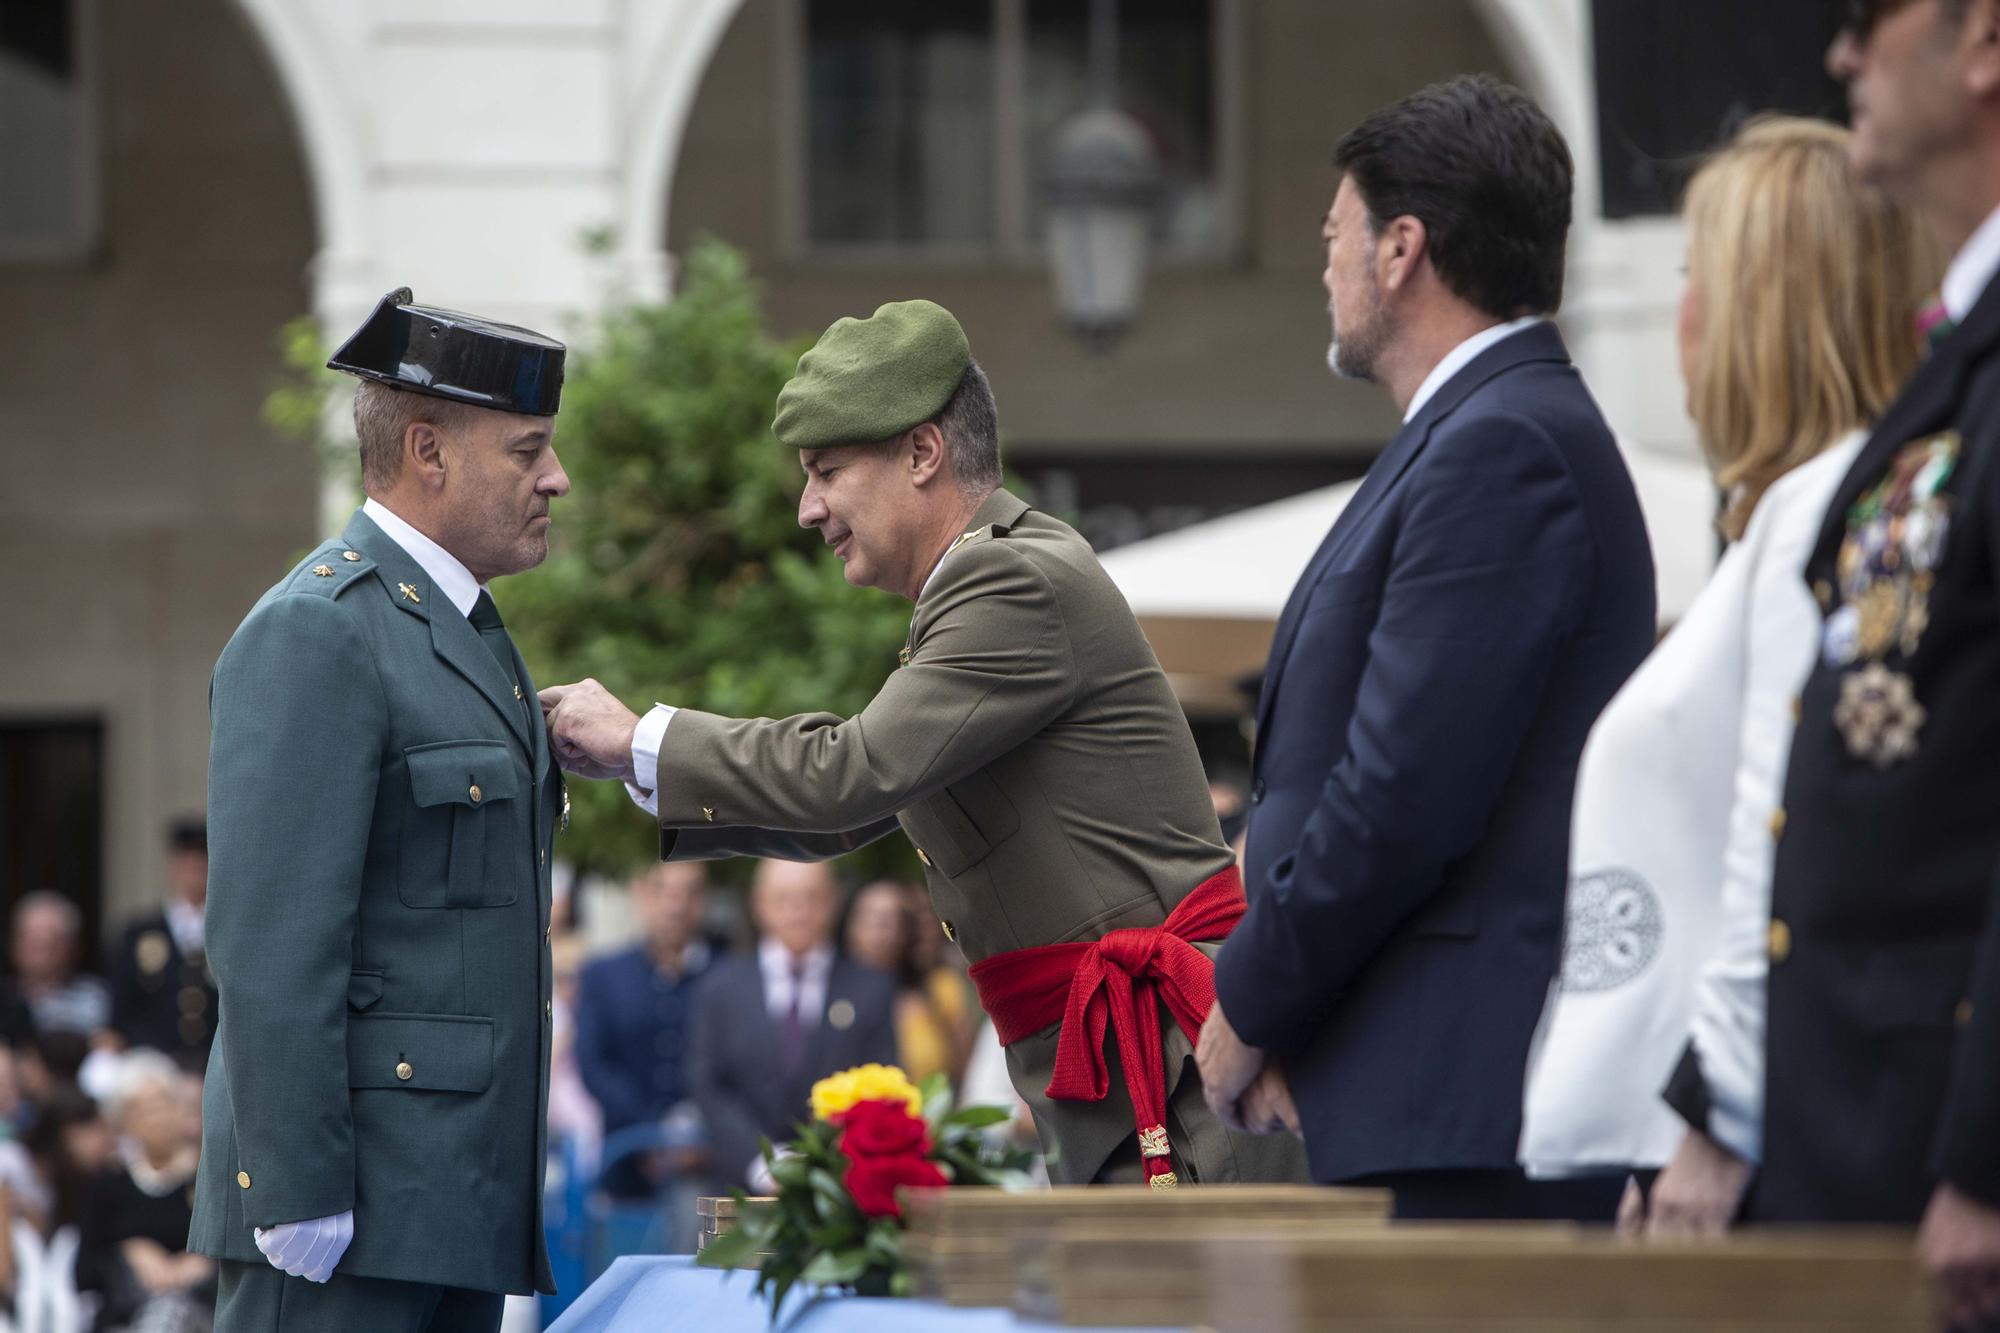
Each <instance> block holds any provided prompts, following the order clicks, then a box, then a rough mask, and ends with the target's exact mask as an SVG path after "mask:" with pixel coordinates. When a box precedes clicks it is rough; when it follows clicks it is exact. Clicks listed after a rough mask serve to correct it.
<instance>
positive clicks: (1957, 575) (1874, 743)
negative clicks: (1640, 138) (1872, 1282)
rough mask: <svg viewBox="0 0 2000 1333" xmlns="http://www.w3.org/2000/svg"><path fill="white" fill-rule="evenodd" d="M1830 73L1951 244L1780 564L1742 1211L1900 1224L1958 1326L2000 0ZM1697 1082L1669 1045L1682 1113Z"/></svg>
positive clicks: (1992, 665) (1999, 635)
mask: <svg viewBox="0 0 2000 1333" xmlns="http://www.w3.org/2000/svg"><path fill="white" fill-rule="evenodd" d="M1828 67H1829V69H1830V70H1831V71H1832V72H1833V73H1834V75H1835V76H1836V77H1837V78H1839V79H1841V80H1842V81H1843V82H1845V83H1847V84H1848V85H1849V100H1850V103H1851V105H1852V107H1853V109H1854V131H1855V137H1854V141H1853V148H1852V152H1853V155H1854V160H1855V167H1856V169H1857V171H1859V173H1860V174H1861V175H1862V177H1863V178H1864V179H1866V180H1868V181H1869V182H1870V183H1872V184H1875V185H1878V186H1880V187H1882V188H1884V189H1885V190H1888V191H1889V192H1890V193H1892V194H1895V195H1897V196H1898V197H1900V198H1902V199H1904V200H1906V201H1907V202H1908V203H1909V204H1910V205H1911V206H1912V207H1913V208H1915V209H1916V210H1917V212H1918V213H1919V214H1920V215H1921V216H1923V218H1924V219H1925V221H1927V222H1928V223H1929V224H1930V225H1931V226H1932V228H1933V230H1934V231H1935V233H1936V235H1937V236H1938V238H1939V240H1940V242H1941V243H1942V247H1943V249H1944V250H1945V251H1946V252H1948V253H1952V254H1953V255H1954V256H1955V257H1954V258H1953V260H1952V262H1951V265H1950V267H1949V268H1948V269H1947V271H1946V274H1945V278H1944V286H1943V292H1942V298H1941V302H1940V305H1941V309H1939V310H1938V311H1937V312H1935V314H1934V315H1933V316H1932V318H1931V319H1930V320H1929V321H1928V323H1929V325H1930V327H1929V330H1928V332H1929V335H1930V338H1931V342H1932V349H1931V352H1930V356H1929V358H1928V359H1927V360H1926V361H1925V362H1924V364H1923V365H1922V366H1921V367H1920V368H1919V369H1918V371H1917V373H1916V375H1915V377H1914V378H1913V379H1912V380H1911V382H1910V384H1909V386H1908V387H1907V388H1906V389H1905V391H1904V392H1903V394H1902V396H1901V397H1900V398H1899V399H1898V400H1897V401H1896V402H1895V403H1894V404H1893V405H1891V407H1890V408H1889V410H1888V411H1887V412H1886V413H1885V414H1884V415H1883V417H1882V420H1881V421H1879V422H1878V423H1877V424H1876V426H1875V428H1874V430H1873V432H1872V433H1871V435H1870V438H1869V440H1868V443H1867V445H1866V446H1865V447H1864V448H1863V450H1862V452H1861V455H1860V457H1859V458H1858V459H1857V461H1856V462H1855V464H1854V466H1853V468H1852V469H1851V471H1850V472H1849V473H1848V475H1847V477H1846V479H1845V480H1844V481H1843V482H1842V483H1841V486H1840V489H1839V490H1838V491H1837V492H1836V493H1835V495H1834V499H1833V503H1832V505H1831V507H1830V508H1829V510H1828V511H1827V515H1826V518H1825V521H1824V524H1823V526H1822V529H1821V532H1820V537H1819V542H1818V545H1817V547H1816V548H1815V550H1814V551H1813V553H1812V555H1811V557H1810V558H1809V560H1808V562H1807V565H1806V569H1805V578H1806V580H1807V582H1808V584H1809V586H1810V587H1811V589H1812V592H1813V594H1814V596H1815V597H1816V598H1817V599H1818V600H1819V603H1820V606H1821V608H1822V610H1823V612H1824V615H1825V619H1824V621H1823V626H1822V635H1821V642H1820V653H1819V658H1818V661H1817V662H1816V664H1815V665H1814V668H1813V671H1812V673H1811V675H1810V676H1809V677H1808V679H1807V681H1806V685H1805V689H1804V692H1803V694H1802V696H1801V697H1800V699H1799V700H1798V701H1797V704H1796V711H1797V713H1798V716H1799V725H1798V729H1797V733H1796V735H1795V737H1794V740H1793V744H1792V751H1791V757H1790V760H1789V763H1788V766H1787V770H1786V781H1785V789H1784V798H1783V805H1782V807H1781V808H1779V809H1777V810H1774V811H1773V812H1772V814H1771V820H1770V828H1771V835H1772V837H1773V838H1775V839H1776V840H1777V847H1776V853H1775V860H1774V865H1773V879H1772V894H1771V913H1772V915H1771V921H1770V928H1769V929H1770V936H1769V948H1768V954H1769V961H1770V973H1769V978H1770V979H1769V991H1768V994H1769V1006H1770V1009H1769V1026H1768V1034H1767V1050H1768V1054H1767V1066H1766V1070H1765V1086H1766V1102H1765V1109H1764V1116H1765V1123H1764V1133H1763V1144H1764V1160H1763V1161H1762V1162H1761V1163H1760V1164H1759V1167H1758V1172H1757V1176H1756V1178H1755V1181H1754V1183H1753V1184H1752V1186H1751V1189H1750V1193H1749V1196H1748V1198H1747V1200H1746V1203H1745V1207H1744V1213H1745V1216H1746V1217H1747V1218H1748V1219H1749V1220H1752V1221H1756V1222H1837V1223H1878V1224H1908V1225H1914V1224H1918V1223H1921V1232H1920V1239H1919V1250H1920V1253H1921V1255H1922V1257H1923V1260H1924V1262H1925V1264H1926V1266H1927V1267H1928V1268H1929V1269H1930V1270H1931V1271H1932V1272H1933V1273H1934V1274H1936V1275H1937V1276H1938V1277H1939V1278H1941V1279H1942V1281H1943V1284H1944V1287H1945V1291H1946V1295H1947V1298H1948V1300H1947V1304H1948V1307H1949V1308H1948V1314H1949V1315H1950V1317H1951V1322H1952V1323H1953V1325H1954V1327H1970V1326H1972V1325H1973V1324H1974V1323H1975V1322H1976V1321H1979V1320H1981V1319H1985V1320H1994V1319H1996V1318H2000V896H1996V892H1997V891H2000V890H1997V886H2000V282H1996V281H1995V274H1996V273H2000V0H1940V3H1937V4H1926V5H1915V4H1908V3H1897V2H1896V0H1856V2H1855V3H1853V4H1851V5H1850V6H1849V12H1848V14H1847V19H1846V25H1845V27H1844V29H1843V31H1842V32H1841V34H1840V36H1839V37H1838V38H1837V39H1836V40H1835V42H1834V45H1833V47H1832V50H1831V52H1830V53H1829V58H1828ZM1912 336H1913V337H1915V336H1917V331H1916V330H1912ZM1704 1088H1705V1084H1704V1082H1703V1079H1702V1076H1701V1071H1700V1068H1699V1063H1698V1061H1697V1060H1696V1059H1694V1058H1693V1057H1692V1056H1690V1057H1689V1058H1687V1059H1684V1060H1683V1062H1682V1066H1681V1069H1680V1070H1679V1071H1678V1073H1677V1074H1676V1076H1675V1079H1674V1083H1673V1085H1672V1087H1671V1088H1670V1089H1669V1100H1670V1101H1672V1102H1673V1103H1674V1104H1675V1106H1676V1107H1677V1108H1678V1109H1680V1110H1681V1112H1682V1113H1683V1114H1684V1115H1685V1116H1687V1118H1688V1119H1689V1120H1690V1121H1691V1122H1692V1123H1693V1124H1694V1125H1695V1127H1696V1128H1698V1129H1706V1123H1705V1120H1706V1100H1705V1095H1704ZM1979 1326H1980V1327H1986V1326H1987V1325H1986V1324H1983V1323H1982V1324H1980V1325H1979Z"/></svg>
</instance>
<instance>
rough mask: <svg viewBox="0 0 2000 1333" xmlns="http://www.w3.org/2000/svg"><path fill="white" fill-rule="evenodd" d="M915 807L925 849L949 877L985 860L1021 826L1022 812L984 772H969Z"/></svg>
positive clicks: (941, 870)
mask: <svg viewBox="0 0 2000 1333" xmlns="http://www.w3.org/2000/svg"><path fill="white" fill-rule="evenodd" d="M912 813H914V814H915V815H916V816H917V820H916V822H917V823H919V824H920V826H921V827H922V829H923V834H922V836H923V837H924V839H925V841H924V843H923V846H924V849H925V855H927V856H929V857H930V860H931V864H932V865H933V866H935V867H936V868H937V870H938V871H939V873H941V874H943V875H944V876H945V877H946V878H947V879H949V878H953V877H956V876H958V875H960V874H963V873H964V872H965V871H967V870H970V869H972V867H974V866H976V865H978V864H979V863H980V862H981V861H984V860H985V859H986V858H987V857H988V856H990V855H992V853H993V849H994V848H995V847H998V846H999V845H1000V844H1001V843H1003V842H1005V841H1007V839H1009V838H1011V837H1013V836H1014V832H1015V830H1017V829H1019V828H1020V827H1021V812H1020V811H1019V810H1017V809H1015V808H1014V802H1013V801H1011V800H1009V799H1008V797H1007V793H1006V792H1004V791H1002V790H1001V789H1000V784H999V783H997V782H995V781H994V780H993V779H992V778H990V777H988V776H986V774H984V773H972V774H968V775H967V776H966V777H964V778H961V779H960V780H959V781H957V782H955V783H953V784H952V785H951V786H949V787H947V788H945V789H944V790H943V791H941V792H939V793H938V794H937V795H935V796H933V797H931V798H930V799H929V800H928V801H925V802H924V803H923V804H921V805H919V806H917V807H916V808H915V810H914V811H913V812H912Z"/></svg>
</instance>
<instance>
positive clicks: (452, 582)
mask: <svg viewBox="0 0 2000 1333" xmlns="http://www.w3.org/2000/svg"><path fill="white" fill-rule="evenodd" d="M361 512H362V513H364V514H366V515H368V517H369V518H371V519H373V520H375V526H376V527H378V528H380V529H382V531H383V532H385V533H387V534H388V536H389V540H390V541H393V542H395V543H396V545H398V546H400V547H402V548H403V550H404V551H405V552H406V553H408V555H409V557H410V559H412V560H414V561H416V562H417V563H418V564H419V565H422V566H423V570H424V573H426V574H428V575H430V576H431V586H432V587H433V588H436V589H437V590H438V591H439V592H441V593H443V594H444V595H445V599H446V600H447V601H449V602H450V603H451V604H452V605H453V606H455V607H457V608H458V613H459V614H460V615H462V616H469V615H471V614H472V604H473V603H474V602H476V601H478V600H479V590H480V582H479V580H478V579H476V578H474V577H473V576H472V571H471V570H469V569H467V568H466V567H465V566H464V565H462V564H460V563H459V560H458V557H457V556H455V555H453V554H452V553H451V552H450V551H447V550H445V549H444V547H442V546H439V545H438V544H437V543H436V542H434V541H432V540H431V539H430V538H429V537H426V536H424V534H423V533H421V532H418V531H417V530H416V529H415V528H413V527H411V526H410V525H409V524H408V523H405V522H404V521H403V520H402V519H400V518H398V517H396V514H395V511H393V510H391V509H390V508H389V506H387V505H385V504H383V503H382V502H381V501H380V500H377V499H376V498H375V497H374V496H372V495H371V496H369V497H368V498H367V499H366V500H364V501H362V503H361Z"/></svg>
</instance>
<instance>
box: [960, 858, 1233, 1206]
mask: <svg viewBox="0 0 2000 1333" xmlns="http://www.w3.org/2000/svg"><path fill="white" fill-rule="evenodd" d="M1243 910H1244V900H1243V878H1242V876H1241V875H1239V874H1238V873H1237V871H1236V867H1234V866H1231V867H1229V868H1228V869H1227V870H1224V871H1222V872H1221V873H1219V874H1217V875H1214V876H1213V877H1211V878H1210V879H1208V880H1207V881H1205V882H1204V883H1203V884H1202V885H1201V887H1199V888H1197V889H1196V890H1195V891H1194V892H1193V893H1190V894H1189V895H1188V896H1187V897H1185V898H1183V899H1181V901H1180V902H1179V904H1177V905H1176V906H1175V907H1174V910H1173V911H1172V912H1170V913H1168V914H1167V919H1166V920H1165V921H1164V922H1162V923H1161V924H1159V925H1158V926H1153V927H1150V928H1146V929H1140V930H1114V931H1112V932H1111V933H1110V934H1108V935H1106V936H1104V938H1102V939H1098V940H1078V941H1075V942H1073V943H1069V944H1045V945H1042V946H1040V947H1039V948H1034V949H1015V950H1014V951H1013V952H1011V953H1002V954H995V955H993V956H992V957H991V958H986V959H982V960H981V961H979V962H977V963H974V964H973V965H972V984H973V985H974V986H975V987H976V988H977V989H978V991H979V1003H980V1004H981V1005H982V1006H983V1007H984V1008H985V1010H986V1012H987V1013H988V1014H990V1015H992V1018H993V1027H994V1031H995V1032H997V1033H998V1034H999V1037H1000V1044H1001V1045H1003V1046H1012V1045H1013V1044H1014V1043H1015V1042H1017V1041H1020V1040H1021V1039H1022V1038H1024V1037H1030V1036H1033V1035H1034V1034H1035V1033H1037V1032H1040V1031H1041V1030H1042V1029H1044V1028H1046V1027H1048V1026H1049V1025H1050V1024H1053V1023H1061V1024H1062V1030H1061V1032H1060V1033H1059V1034H1058V1035H1057V1037H1056V1071H1055V1076H1054V1077H1053V1078H1051V1079H1050V1080H1049V1087H1048V1094H1049V1096H1050V1097H1052V1098H1056V1099H1058V1100H1061V1101H1075V1102H1096V1101H1103V1100H1104V1097H1105V1095H1106V1094H1107V1093H1108V1092H1109V1091H1110V1088H1111V1072H1110V1069H1109V1068H1108V1067H1107V1066H1106V1064H1105V1062H1104V1029H1105V1026H1106V1024H1107V1022H1108V1023H1109V1025H1110V1027H1111V1029H1112V1031H1113V1032H1114V1034H1115V1035H1116V1036H1117V1039H1118V1056H1119V1060H1120V1061H1121V1062H1122V1063H1123V1064H1124V1066H1125V1090H1126V1091H1127V1092H1128V1093H1130V1094H1131V1096H1132V1116H1133V1124H1134V1125H1135V1126H1136V1128H1137V1129H1138V1131H1139V1155H1140V1157H1141V1159H1142V1160H1143V1161H1144V1162H1145V1165H1146V1179H1147V1183H1148V1184H1150V1185H1151V1186H1152V1187H1153V1188H1154V1189H1172V1188H1174V1187H1175V1186H1176V1185H1178V1184H1179V1183H1180V1181H1179V1179H1178V1177H1176V1176H1175V1175H1174V1169H1173V1160H1172V1158H1171V1156H1170V1154H1169V1149H1168V1144H1167V1076H1166V1067H1165V1066H1166V1058H1165V1055H1164V1053H1163V1052H1162V1050H1161V1042H1162V1038H1163V1036H1164V1034H1163V1033H1162V1031H1161V1027H1160V1022H1161V1020H1160V1004H1161V1003H1162V1002H1164V1003H1165V1004H1166V1007H1167V1011H1168V1012H1169V1013H1171V1014H1172V1015H1173V1016H1174V1021H1175V1022H1177V1023H1179V1024H1180V1025H1181V1031H1182V1032H1185V1033H1186V1034H1187V1038H1188V1040H1189V1041H1191V1042H1198V1041H1200V1040H1201V1025H1202V1020H1204V1019H1206V1018H1207V1017H1208V1011H1209V1008H1210V1006H1212V1005H1213V1004H1214V1003H1215V964H1214V963H1213V962H1211V961H1210V960H1209V957H1208V955H1207V954H1204V953H1203V952H1202V951H1201V950H1199V949H1197V948H1195V947H1194V946H1195V942H1196V941H1213V940H1220V939H1225V938H1227V936H1228V935H1229V932H1230V931H1231V930H1232V929H1234V928H1235V926H1236V923H1237V921H1238V920H1240V919H1241V918H1242V916H1243Z"/></svg>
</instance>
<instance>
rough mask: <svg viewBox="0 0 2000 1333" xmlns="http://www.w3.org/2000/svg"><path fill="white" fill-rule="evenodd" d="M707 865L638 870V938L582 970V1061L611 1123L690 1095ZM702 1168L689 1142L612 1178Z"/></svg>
mask: <svg viewBox="0 0 2000 1333" xmlns="http://www.w3.org/2000/svg"><path fill="white" fill-rule="evenodd" d="M707 887H708V873H707V871H706V870H705V869H703V867H702V866H701V865H699V864H698V863H694V862H673V863H668V864H656V865H653V866H649V867H647V868H646V869H644V870H642V871H640V872H639V873H638V874H637V875H634V876H633V877H632V882H631V885H630V894H631V902H632V912H633V915H634V917H635V918H636V920H637V923H638V926H639V931H640V940H639V943H637V944H636V945H634V946H632V947H631V948H629V949H626V950H624V951H623V952H621V953H615V954H611V955H609V956H607V957H604V958H599V959H597V960H596V961H594V962H592V963H591V964H590V965H589V966H587V967H586V968H584V970H583V980H582V985H581V987H580V988H579V995H578V1000H577V1018H576V1021H577V1046H576V1056H577V1067H578V1069H579V1070H580V1071H581V1072H582V1074H583V1083H584V1086H585V1087H587V1088H588V1089H590V1095H591V1096H592V1097H594V1098H596V1099H597V1105H598V1106H599V1107H600V1108H601V1109H602V1110H603V1112H604V1132H605V1134H606V1135H611V1134H616V1133H617V1132H618V1131H619V1130H621V1129H625V1128H627V1127H629V1126H632V1125H642V1124H653V1123H658V1122H660V1121H661V1120H663V1119H664V1118H665V1116H666V1114H667V1112H668V1111H669V1110H671V1109H672V1108H673V1107H674V1106H675V1105H676V1104H677V1103H679V1102H680V1101H681V1099H682V1098H683V1097H685V1096H686V1095H687V1059H688V1042H689V1038H690V1035H691V1034H690V1024H691V1021H692V1013H693V1007H694V988H695V983H696V979H697V978H698V977H700V976H701V974H702V973H703V972H704V971H705V970H706V969H707V967H708V962H709V950H708V946H707V944H705V943H703V941H702V939H701V936H700V933H699V931H700V927H701V920H702V908H703V900H704V898H705V896H706V890H707ZM699 1167H700V1149H699V1147H698V1146H696V1145H692V1144H689V1145H684V1146H682V1147H681V1148H679V1149H676V1150H675V1154H674V1156H673V1159H672V1160H666V1159H664V1158H652V1159H649V1160H648V1162H647V1164H646V1166H645V1167H644V1168H640V1167H637V1166H634V1167H632V1168H631V1169H627V1170H620V1171H614V1172H613V1173H612V1176H611V1178H610V1179H608V1180H607V1181H606V1184H607V1185H608V1186H609V1187H610V1188H611V1189H612V1190H613V1192H614V1193H616V1194H619V1195H621V1196H624V1197H636V1196H638V1195H641V1194H649V1193H651V1192H652V1187H653V1186H656V1185H657V1184H659V1183H660V1180H661V1179H662V1178H664V1177H666V1176H683V1175H686V1174H688V1173H690V1172H692V1171H695V1170H698V1169H699Z"/></svg>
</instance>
